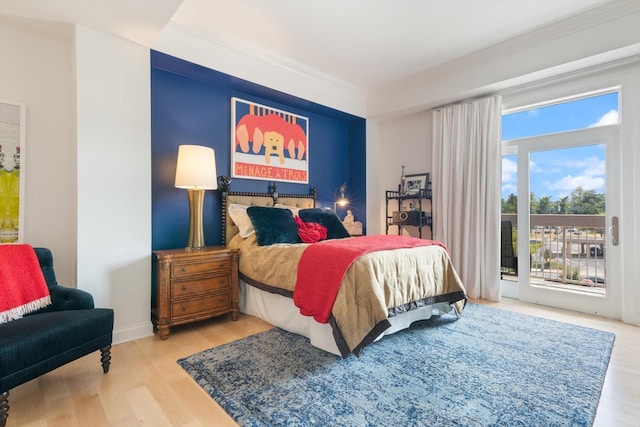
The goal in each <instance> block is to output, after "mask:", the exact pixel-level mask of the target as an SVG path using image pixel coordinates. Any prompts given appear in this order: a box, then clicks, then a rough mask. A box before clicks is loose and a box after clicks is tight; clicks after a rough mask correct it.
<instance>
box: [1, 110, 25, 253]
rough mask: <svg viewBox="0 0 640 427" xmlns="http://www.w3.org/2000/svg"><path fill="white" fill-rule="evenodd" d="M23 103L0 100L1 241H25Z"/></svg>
mask: <svg viewBox="0 0 640 427" xmlns="http://www.w3.org/2000/svg"><path fill="white" fill-rule="evenodd" d="M24 129H25V125H24V105H23V104H19V103H16V102H11V101H5V100H0V243H13V242H22V240H23V236H22V234H23V231H22V224H24V220H23V219H24V182H23V180H22V179H21V177H20V175H22V176H24V141H25V134H24Z"/></svg>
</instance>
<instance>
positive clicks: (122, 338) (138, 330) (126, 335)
mask: <svg viewBox="0 0 640 427" xmlns="http://www.w3.org/2000/svg"><path fill="white" fill-rule="evenodd" d="M152 335H153V324H152V323H151V321H149V322H145V323H142V324H139V325H135V326H130V327H127V328H123V329H116V330H114V331H113V345H115V344H122V343H124V342H128V341H133V340H137V339H139V338H145V337H150V336H152Z"/></svg>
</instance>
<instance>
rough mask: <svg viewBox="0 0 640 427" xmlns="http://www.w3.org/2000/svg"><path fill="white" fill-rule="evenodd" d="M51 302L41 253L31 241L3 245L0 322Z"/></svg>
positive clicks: (0, 266)
mask: <svg viewBox="0 0 640 427" xmlns="http://www.w3.org/2000/svg"><path fill="white" fill-rule="evenodd" d="M49 304H51V297H50V296H49V288H47V282H46V280H45V278H44V275H43V274H42V269H40V264H39V263H38V257H37V256H36V253H35V251H34V250H33V248H32V247H31V246H29V245H14V244H5V245H0V323H6V322H9V321H10V320H15V319H19V318H20V317H22V316H24V315H25V314H27V313H31V312H33V311H36V310H39V309H40V308H42V307H45V306H47V305H49Z"/></svg>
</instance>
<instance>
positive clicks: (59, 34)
mask: <svg viewBox="0 0 640 427" xmlns="http://www.w3.org/2000/svg"><path fill="white" fill-rule="evenodd" d="M72 41H73V26H72V25H68V24H57V23H45V22H41V21H32V20H28V19H18V18H10V17H6V16H0V98H2V99H8V100H11V101H15V102H19V103H24V104H25V105H26V132H25V133H26V142H25V152H24V153H23V158H22V160H23V161H24V163H25V165H24V168H23V170H22V176H21V179H23V180H24V185H25V186H26V188H25V189H26V191H25V199H26V200H25V201H24V209H25V216H24V224H22V226H23V227H24V239H23V240H24V243H28V244H30V245H33V246H44V247H48V248H50V249H51V250H52V251H53V255H54V263H55V267H56V275H57V279H58V282H59V283H61V284H65V285H69V286H75V283H76V280H75V277H76V276H75V261H76V233H75V211H76V209H75V208H76V197H75V196H76V193H75V181H76V169H75V132H74V124H75V107H74V100H73V86H74V79H73V75H74V71H73V49H72Z"/></svg>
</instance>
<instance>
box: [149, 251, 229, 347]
mask: <svg viewBox="0 0 640 427" xmlns="http://www.w3.org/2000/svg"><path fill="white" fill-rule="evenodd" d="M238 253H239V251H238V250H237V249H230V248H226V247H224V246H207V247H206V248H203V249H201V250H197V251H189V250H186V249H166V250H161V251H155V252H154V253H153V256H154V267H155V277H154V281H153V289H152V294H155V295H154V298H153V299H152V302H151V317H152V320H153V326H154V327H155V330H156V331H157V332H158V336H159V337H160V339H161V340H165V339H167V337H168V336H169V330H170V329H171V327H172V326H177V325H184V324H187V323H191V322H197V321H200V320H204V319H209V318H211V317H215V316H221V315H223V314H226V313H231V320H238V313H239V312H240V310H239V307H238Z"/></svg>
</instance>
